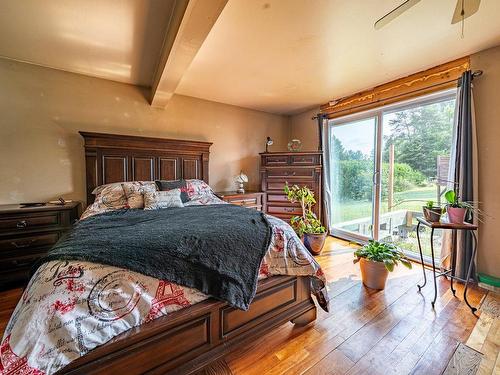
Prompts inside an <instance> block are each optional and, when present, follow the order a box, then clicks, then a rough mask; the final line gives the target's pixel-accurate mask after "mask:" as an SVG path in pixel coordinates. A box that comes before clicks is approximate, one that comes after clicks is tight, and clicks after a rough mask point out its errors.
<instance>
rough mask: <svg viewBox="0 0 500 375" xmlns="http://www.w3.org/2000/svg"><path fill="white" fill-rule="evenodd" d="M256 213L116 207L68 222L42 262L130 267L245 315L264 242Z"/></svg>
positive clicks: (263, 224) (224, 208) (267, 235)
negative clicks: (70, 227) (65, 231)
mask: <svg viewBox="0 0 500 375" xmlns="http://www.w3.org/2000/svg"><path fill="white" fill-rule="evenodd" d="M271 234H272V230H271V226H270V225H269V223H268V221H267V219H266V217H265V215H263V214H262V213H261V212H258V211H255V210H251V209H247V208H242V207H238V206H233V205H229V204H221V205H209V206H190V207H182V208H167V209H161V210H152V211H146V210H121V211H114V212H108V213H104V214H100V215H96V216H93V217H90V218H88V219H86V220H83V221H80V222H79V223H77V224H76V225H75V227H74V228H73V230H72V231H70V232H69V233H68V235H67V236H65V237H64V238H62V239H61V240H60V241H59V242H58V243H57V244H56V245H55V246H54V247H53V248H52V250H50V252H49V253H48V255H47V256H45V257H44V258H42V259H41V260H40V261H39V262H38V263H37V265H36V266H37V267H38V266H39V265H40V264H42V263H44V262H48V261H52V260H81V261H88V262H94V263H102V264H108V265H112V266H115V267H120V268H125V269H129V270H132V271H135V272H139V273H142V274H145V275H148V276H152V277H155V278H157V279H162V280H168V281H171V282H174V283H177V284H180V285H184V286H188V287H192V288H196V289H198V290H200V291H201V292H203V293H205V294H208V295H211V296H213V297H215V298H217V299H220V300H223V301H226V302H228V303H229V304H230V305H231V306H234V307H237V308H240V309H243V310H247V309H248V306H249V304H250V302H251V301H252V299H253V297H254V296H255V292H256V289H257V277H258V273H259V267H260V263H261V261H262V258H263V257H264V255H265V254H266V251H267V249H268V247H269V243H270V240H271Z"/></svg>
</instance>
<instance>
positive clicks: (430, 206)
mask: <svg viewBox="0 0 500 375" xmlns="http://www.w3.org/2000/svg"><path fill="white" fill-rule="evenodd" d="M425 207H427V208H429V209H431V208H434V201H427V203H426V204H425Z"/></svg>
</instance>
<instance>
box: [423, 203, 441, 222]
mask: <svg viewBox="0 0 500 375" xmlns="http://www.w3.org/2000/svg"><path fill="white" fill-rule="evenodd" d="M422 210H423V212H424V217H425V220H427V221H430V222H431V223H437V222H439V220H440V219H441V207H432V208H429V207H425V206H424V207H422Z"/></svg>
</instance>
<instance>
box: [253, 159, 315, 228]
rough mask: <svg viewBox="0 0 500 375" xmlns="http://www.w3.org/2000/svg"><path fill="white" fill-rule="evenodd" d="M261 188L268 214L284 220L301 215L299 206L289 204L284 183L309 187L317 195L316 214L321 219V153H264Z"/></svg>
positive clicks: (261, 165)
mask: <svg viewBox="0 0 500 375" xmlns="http://www.w3.org/2000/svg"><path fill="white" fill-rule="evenodd" d="M260 157H261V163H260V177H261V188H262V191H263V192H264V194H265V197H264V198H265V200H266V212H267V213H268V214H270V215H273V216H276V217H279V218H281V219H284V220H287V221H288V220H290V218H291V217H292V216H296V215H301V214H302V209H301V207H300V204H299V203H291V202H289V201H288V199H287V196H286V194H285V192H284V190H283V189H284V187H285V184H286V183H288V185H290V186H292V185H298V186H307V187H308V188H309V189H311V190H312V191H313V192H314V196H315V198H316V202H318V203H316V204H315V205H314V207H313V211H314V213H315V214H316V216H317V217H318V218H321V179H322V153H321V152H317V151H314V152H264V153H261V154H260Z"/></svg>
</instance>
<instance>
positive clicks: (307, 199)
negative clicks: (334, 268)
mask: <svg viewBox="0 0 500 375" xmlns="http://www.w3.org/2000/svg"><path fill="white" fill-rule="evenodd" d="M285 194H286V195H287V198H288V200H289V201H290V202H292V203H297V202H298V203H300V206H301V207H302V215H301V216H293V217H292V218H291V219H290V225H291V226H292V228H293V229H294V231H295V233H297V235H298V236H299V237H300V238H303V241H304V245H305V246H306V248H307V249H308V250H309V251H310V252H311V253H312V254H313V255H319V254H320V253H321V250H322V249H323V245H324V244H325V240H326V229H325V227H324V226H323V225H322V224H321V221H320V220H319V219H318V218H317V217H316V215H315V214H314V212H312V206H313V205H314V204H315V203H316V199H314V193H313V192H312V191H311V190H310V189H309V188H307V187H305V186H303V187H299V186H297V185H293V186H292V187H289V186H288V184H286V185H285Z"/></svg>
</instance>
